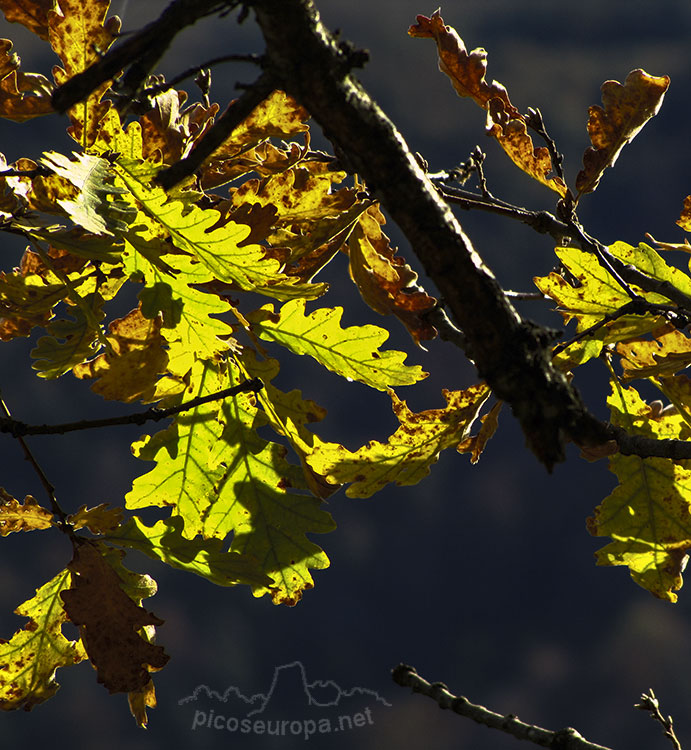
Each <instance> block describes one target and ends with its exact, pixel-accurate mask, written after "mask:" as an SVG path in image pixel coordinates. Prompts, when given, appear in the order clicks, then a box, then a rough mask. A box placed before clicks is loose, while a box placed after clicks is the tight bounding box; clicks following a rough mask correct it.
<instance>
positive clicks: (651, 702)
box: [636, 689, 681, 750]
mask: <svg viewBox="0 0 691 750" xmlns="http://www.w3.org/2000/svg"><path fill="white" fill-rule="evenodd" d="M636 708H640V709H641V711H649V712H650V717H651V718H652V719H653V720H654V721H657V722H659V723H660V724H661V726H662V729H663V730H664V733H665V737H667V738H668V739H669V741H670V742H671V743H672V747H673V748H674V750H681V743H680V742H679V740H678V739H677V735H676V734H675V733H674V722H673V720H672V717H671V716H668V717H667V718H666V719H665V717H664V716H663V715H662V712H661V711H660V701H659V700H658V699H657V698H656V697H655V693H654V692H653V691H652V689H651V690H649V691H648V692H647V693H643V695H641V702H640V703H636Z"/></svg>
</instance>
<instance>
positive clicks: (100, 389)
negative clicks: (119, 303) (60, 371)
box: [72, 308, 168, 404]
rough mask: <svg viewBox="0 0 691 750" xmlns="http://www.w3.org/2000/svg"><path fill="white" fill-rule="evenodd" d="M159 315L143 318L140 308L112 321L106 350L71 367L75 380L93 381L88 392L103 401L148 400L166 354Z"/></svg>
mask: <svg viewBox="0 0 691 750" xmlns="http://www.w3.org/2000/svg"><path fill="white" fill-rule="evenodd" d="M162 322H163V321H162V319H161V317H160V316H158V317H154V318H152V319H149V318H145V317H144V316H143V315H142V312H141V309H140V308H136V309H134V310H132V311H130V312H129V313H128V314H127V315H126V316H125V317H124V318H118V319H117V320H114V321H112V322H111V324H110V326H109V333H108V336H107V337H106V338H107V341H108V344H109V348H108V350H107V351H106V352H104V353H103V354H99V355H98V357H96V358H95V359H92V360H89V361H88V362H82V363H80V364H77V365H75V366H74V367H73V368H72V372H73V373H74V375H75V376H76V377H77V378H80V379H85V378H95V379H96V382H95V383H94V384H93V385H92V386H91V389H92V390H93V391H94V392H95V393H98V394H100V395H101V396H103V398H105V399H109V400H115V401H122V402H124V403H126V404H127V403H130V402H132V401H137V400H141V401H145V402H146V401H151V400H152V399H153V396H154V392H155V389H156V381H157V379H158V376H159V375H160V374H161V373H162V372H164V371H165V369H166V366H167V364H168V355H167V353H166V352H165V350H164V345H165V343H166V341H165V339H164V338H163V336H162V335H161V325H162Z"/></svg>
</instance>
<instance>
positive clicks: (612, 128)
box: [576, 69, 670, 195]
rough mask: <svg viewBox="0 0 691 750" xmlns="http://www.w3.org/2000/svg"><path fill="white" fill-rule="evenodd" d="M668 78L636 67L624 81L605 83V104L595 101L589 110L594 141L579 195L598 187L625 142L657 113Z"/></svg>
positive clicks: (578, 183)
mask: <svg viewBox="0 0 691 750" xmlns="http://www.w3.org/2000/svg"><path fill="white" fill-rule="evenodd" d="M669 81H670V79H669V76H651V75H648V73H646V72H645V71H643V70H640V69H636V70H632V71H631V72H630V73H629V74H628V76H626V81H624V84H623V85H622V84H621V83H619V82H618V81H605V82H604V83H603V84H602V104H603V107H600V106H598V105H593V106H592V107H590V108H589V110H588V113H589V115H590V116H589V118H588V134H589V135H590V141H591V143H592V144H593V145H592V146H591V147H590V148H588V149H586V151H585V153H584V154H583V169H582V170H581V171H580V172H579V173H578V176H577V177H576V189H577V190H578V193H579V194H580V195H583V194H585V193H592V192H593V190H595V188H596V187H597V186H598V183H599V182H600V178H601V177H602V173H603V172H604V171H605V169H607V167H611V166H613V165H614V162H615V161H616V160H617V157H618V156H619V154H620V152H621V150H622V149H623V148H624V146H625V145H626V144H627V143H629V141H632V140H633V139H634V138H635V137H636V135H637V134H638V132H639V131H640V129H641V128H642V127H643V126H644V125H645V123H646V122H648V120H650V118H651V117H654V116H655V115H656V114H657V113H658V110H659V109H660V106H661V104H662V100H663V98H664V96H665V92H666V91H667V89H668V88H669Z"/></svg>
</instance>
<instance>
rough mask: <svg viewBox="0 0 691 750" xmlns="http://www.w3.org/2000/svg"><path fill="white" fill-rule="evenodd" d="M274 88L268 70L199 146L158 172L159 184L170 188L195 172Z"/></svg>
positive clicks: (215, 125)
mask: <svg viewBox="0 0 691 750" xmlns="http://www.w3.org/2000/svg"><path fill="white" fill-rule="evenodd" d="M275 88H276V86H275V85H274V82H273V80H272V78H271V77H270V76H268V75H267V74H266V73H264V74H263V75H261V76H260V77H259V78H258V79H257V80H256V81H255V83H254V84H253V85H252V86H249V87H248V88H247V89H245V91H243V93H242V95H241V96H240V97H239V98H238V99H236V101H234V102H233V103H232V104H231V105H230V107H228V109H227V110H226V111H225V112H224V113H223V115H222V116H221V118H220V119H219V120H218V121H217V122H215V123H214V125H213V126H212V127H211V129H210V130H209V131H208V132H207V133H206V134H205V135H204V137H203V138H201V139H200V140H199V141H198V143H197V145H196V147H195V148H194V149H193V150H192V151H191V152H190V154H189V155H188V156H186V157H185V158H184V159H180V161H177V162H175V164H173V165H172V166H170V167H167V168H166V169H162V170H161V171H160V172H159V173H158V177H157V179H158V182H159V184H160V185H161V186H162V187H164V188H165V189H169V188H171V187H173V185H176V184H177V183H178V182H180V181H181V180H182V179H183V178H185V177H187V175H190V174H193V173H194V171H195V170H196V169H197V168H198V167H200V166H201V165H202V163H203V162H204V161H205V160H206V159H208V158H209V156H211V154H213V152H214V151H215V150H216V149H217V148H218V147H219V146H220V145H221V144H222V143H223V141H225V140H226V138H228V136H229V135H230V134H231V133H232V132H233V130H235V128H236V127H237V126H238V125H239V124H240V123H241V122H242V121H243V120H245V119H246V118H247V117H249V116H250V114H251V113H252V110H254V109H255V107H257V106H258V105H259V104H261V103H262V102H263V101H264V99H266V97H267V96H269V94H270V93H271V92H272V91H273V90H274V89H275Z"/></svg>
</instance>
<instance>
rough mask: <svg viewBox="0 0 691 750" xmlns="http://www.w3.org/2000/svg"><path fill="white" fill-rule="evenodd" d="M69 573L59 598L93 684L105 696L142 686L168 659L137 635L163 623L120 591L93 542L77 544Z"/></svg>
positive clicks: (119, 584)
mask: <svg viewBox="0 0 691 750" xmlns="http://www.w3.org/2000/svg"><path fill="white" fill-rule="evenodd" d="M69 569H70V571H71V572H72V574H73V583H72V587H71V588H70V589H67V590H64V591H62V592H61V594H60V596H61V597H62V600H63V603H64V607H65V612H66V613H67V616H68V617H69V619H70V620H71V622H73V623H74V624H75V625H77V626H79V632H80V634H81V636H82V641H83V643H84V648H85V649H86V652H87V654H88V656H89V659H90V660H91V663H92V664H93V666H94V668H95V669H96V673H97V679H98V681H99V682H100V683H102V684H103V685H104V686H105V687H106V688H107V689H108V690H109V691H110V692H111V693H129V692H133V691H138V690H141V689H142V688H144V687H146V686H147V685H148V683H149V681H150V679H151V672H152V671H156V670H159V669H161V668H162V667H164V666H165V665H166V663H167V662H168V658H169V657H168V655H167V654H166V653H165V652H164V650H163V648H162V647H161V646H155V645H154V644H153V643H150V642H149V641H148V640H146V639H145V638H144V637H143V636H142V635H141V634H140V632H139V631H140V630H141V629H142V628H146V627H148V626H151V625H162V624H163V621H162V620H160V619H159V618H158V617H156V616H155V615H153V614H152V613H151V612H147V611H146V610H145V609H143V608H142V607H141V606H139V605H137V604H135V602H134V601H133V600H132V598H131V597H130V596H128V594H127V593H125V591H124V590H123V586H122V582H121V579H120V577H119V576H118V574H117V573H116V572H115V570H114V569H113V567H112V566H111V565H110V564H109V562H108V561H107V560H106V559H105V558H104V556H103V554H101V551H100V548H99V547H98V546H96V544H93V543H91V542H87V541H82V542H80V543H78V544H77V545H76V546H75V549H74V557H73V558H72V562H71V563H70V565H69Z"/></svg>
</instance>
